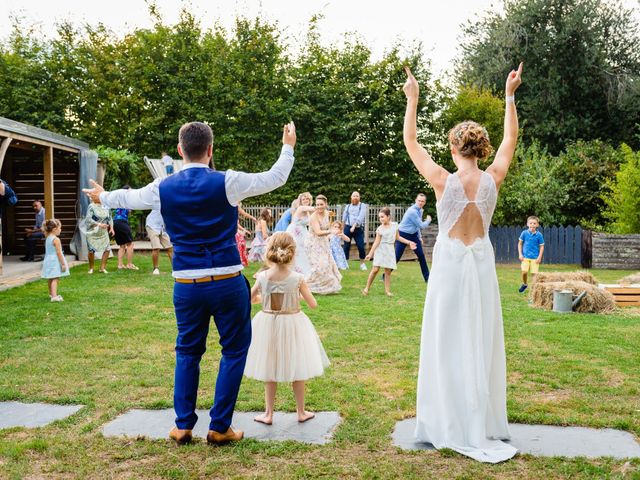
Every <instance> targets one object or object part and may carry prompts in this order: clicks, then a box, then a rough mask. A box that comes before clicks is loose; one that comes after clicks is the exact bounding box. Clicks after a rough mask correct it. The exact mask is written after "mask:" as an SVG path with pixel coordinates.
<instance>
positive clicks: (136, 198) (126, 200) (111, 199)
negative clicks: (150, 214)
mask: <svg viewBox="0 0 640 480" xmlns="http://www.w3.org/2000/svg"><path fill="white" fill-rule="evenodd" d="M161 180H162V179H161V178H157V179H156V180H154V181H153V182H151V183H150V184H149V185H147V186H146V187H142V188H137V189H135V190H133V189H128V190H114V191H113V192H102V193H101V194H100V202H101V203H102V204H103V205H104V206H105V208H128V209H129V210H159V209H160V192H159V189H158V186H159V185H160V181H161Z"/></svg>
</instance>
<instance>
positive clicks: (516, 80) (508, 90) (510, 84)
mask: <svg viewBox="0 0 640 480" xmlns="http://www.w3.org/2000/svg"><path fill="white" fill-rule="evenodd" d="M521 83H522V62H520V65H519V66H518V70H511V71H510V72H509V76H508V77H507V84H506V86H505V88H504V91H505V95H507V96H511V95H513V94H514V93H516V90H517V89H518V87H519V86H520V84H521Z"/></svg>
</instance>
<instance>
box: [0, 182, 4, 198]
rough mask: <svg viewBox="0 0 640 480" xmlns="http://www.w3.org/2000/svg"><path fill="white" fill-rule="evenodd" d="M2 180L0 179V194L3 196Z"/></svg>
mask: <svg viewBox="0 0 640 480" xmlns="http://www.w3.org/2000/svg"><path fill="white" fill-rule="evenodd" d="M4 192H5V190H4V182H3V181H2V180H0V196H2V197H4Z"/></svg>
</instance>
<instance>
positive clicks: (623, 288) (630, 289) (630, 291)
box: [600, 284, 640, 307]
mask: <svg viewBox="0 0 640 480" xmlns="http://www.w3.org/2000/svg"><path fill="white" fill-rule="evenodd" d="M600 287H601V288H604V289H605V290H607V291H609V292H611V293H612V294H613V297H614V298H615V299H616V305H618V306H619V307H640V284H633V285H600Z"/></svg>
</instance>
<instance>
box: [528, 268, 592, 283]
mask: <svg viewBox="0 0 640 480" xmlns="http://www.w3.org/2000/svg"><path fill="white" fill-rule="evenodd" d="M548 282H586V283H590V284H591V285H598V281H597V280H596V277H594V276H593V274H592V273H591V272H585V271H584V270H580V271H578V272H541V273H538V274H537V275H536V276H535V281H534V283H548Z"/></svg>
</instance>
